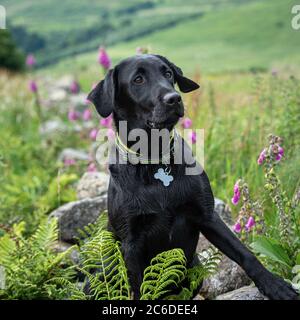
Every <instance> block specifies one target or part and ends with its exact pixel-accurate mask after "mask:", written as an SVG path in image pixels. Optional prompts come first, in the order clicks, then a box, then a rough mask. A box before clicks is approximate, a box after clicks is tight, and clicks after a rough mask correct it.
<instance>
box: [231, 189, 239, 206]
mask: <svg viewBox="0 0 300 320" xmlns="http://www.w3.org/2000/svg"><path fill="white" fill-rule="evenodd" d="M240 197H241V194H240V192H239V191H238V192H237V193H235V194H234V195H233V197H232V198H231V202H232V204H233V205H235V206H236V205H237V204H238V202H239V200H240Z"/></svg>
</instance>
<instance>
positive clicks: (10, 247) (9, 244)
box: [0, 234, 16, 267]
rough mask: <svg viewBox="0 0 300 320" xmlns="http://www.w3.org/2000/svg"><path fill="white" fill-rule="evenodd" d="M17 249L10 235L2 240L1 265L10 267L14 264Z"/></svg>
mask: <svg viewBox="0 0 300 320" xmlns="http://www.w3.org/2000/svg"><path fill="white" fill-rule="evenodd" d="M15 249H16V243H15V241H14V240H12V239H11V238H10V237H9V235H8V234H5V235H4V236H2V237H1V238H0V265H2V266H4V267H8V266H9V265H10V264H11V263H12V257H13V252H14V250H15Z"/></svg>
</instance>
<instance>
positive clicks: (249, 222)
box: [245, 217, 255, 231]
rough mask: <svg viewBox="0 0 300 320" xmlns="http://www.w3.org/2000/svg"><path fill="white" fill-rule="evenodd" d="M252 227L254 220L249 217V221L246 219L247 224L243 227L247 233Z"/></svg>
mask: <svg viewBox="0 0 300 320" xmlns="http://www.w3.org/2000/svg"><path fill="white" fill-rule="evenodd" d="M254 225H255V220H254V218H253V217H249V219H248V221H247V223H246V225H245V228H246V230H247V231H249V230H251V228H252V227H254Z"/></svg>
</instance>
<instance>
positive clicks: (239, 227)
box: [233, 222, 242, 233]
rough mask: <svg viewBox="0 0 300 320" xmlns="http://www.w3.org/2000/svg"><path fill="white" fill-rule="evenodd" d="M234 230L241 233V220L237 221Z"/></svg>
mask: <svg viewBox="0 0 300 320" xmlns="http://www.w3.org/2000/svg"><path fill="white" fill-rule="evenodd" d="M233 231H234V232H236V233H240V232H241V231H242V226H241V224H240V223H239V222H237V223H236V224H235V225H234V226H233Z"/></svg>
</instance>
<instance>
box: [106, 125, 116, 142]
mask: <svg viewBox="0 0 300 320" xmlns="http://www.w3.org/2000/svg"><path fill="white" fill-rule="evenodd" d="M106 136H107V138H108V140H110V141H111V140H113V139H114V138H115V132H114V130H113V129H111V128H109V129H108V130H107V132H106Z"/></svg>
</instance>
